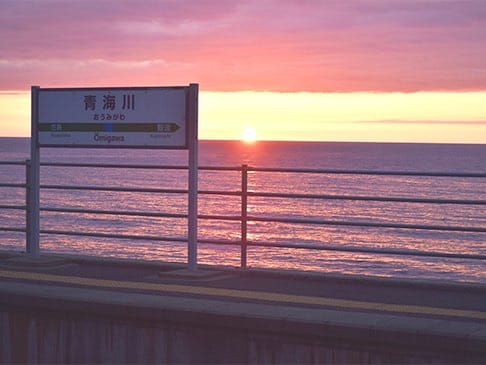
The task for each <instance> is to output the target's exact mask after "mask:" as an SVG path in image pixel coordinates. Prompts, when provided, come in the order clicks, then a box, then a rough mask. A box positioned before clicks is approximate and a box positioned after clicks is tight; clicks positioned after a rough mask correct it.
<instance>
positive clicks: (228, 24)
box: [0, 0, 486, 92]
mask: <svg viewBox="0 0 486 365" xmlns="http://www.w3.org/2000/svg"><path fill="white" fill-rule="evenodd" d="M484 39H486V2H485V1H482V0H470V1H469V0H463V1H455V0H407V1H389V0H349V1H337V0H330V1H318V0H301V1H299V2H295V1H289V0H282V1H277V0H267V1H259V0H251V1H225V0H213V1H211V0H205V1H178V0H177V1H176V0H168V1H155V0H145V1H136V0H105V1H95V0H83V1H80V0H72V1H61V0H45V1H42V2H40V1H27V0H25V1H14V0H4V1H3V2H2V12H1V13H0V72H1V73H0V82H1V85H2V88H4V89H9V90H10V89H26V87H27V85H30V84H32V83H35V84H41V85H43V84H44V85H45V84H49V85H53V86H58V85H63V86H65V85H68V84H72V83H76V84H79V83H83V84H90V85H103V84H113V83H115V84H123V85H126V84H129V83H130V84H131V83H137V84H147V83H149V84H154V83H155V84H165V83H167V82H171V83H179V84H180V83H185V82H187V81H189V82H191V81H193V82H200V83H201V86H202V87H203V88H204V89H206V90H222V91H223V90H272V91H319V92H353V91H385V92H389V91H405V92H413V91H430V90H442V91H444V90H446V91H453V90H456V91H457V90H486V63H485V62H484V60H485V59H486V45H485V42H484ZM100 60H103V61H102V62H100ZM142 65H143V66H142ZM112 66H113V67H112ZM74 69H75V70H76V72H73V70H74ZM5 73H8V74H7V75H6V74H5Z"/></svg>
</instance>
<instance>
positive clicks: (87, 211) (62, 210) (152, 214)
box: [0, 206, 241, 221]
mask: <svg viewBox="0 0 486 365" xmlns="http://www.w3.org/2000/svg"><path fill="white" fill-rule="evenodd" d="M0 208H2V206H0ZM24 208H25V207H24ZM40 210H41V211H44V212H59V213H84V214H99V215H123V216H140V217H157V218H187V214H179V213H158V212H137V211H133V212H128V211H121V210H101V209H79V208H51V207H46V208H40ZM198 218H199V219H208V220H210V219H211V220H227V221H240V220H241V218H240V217H239V216H225V215H204V214H201V215H198Z"/></svg>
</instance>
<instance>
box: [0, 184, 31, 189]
mask: <svg viewBox="0 0 486 365" xmlns="http://www.w3.org/2000/svg"><path fill="white" fill-rule="evenodd" d="M0 187H1V188H25V187H26V185H25V184H19V183H0Z"/></svg>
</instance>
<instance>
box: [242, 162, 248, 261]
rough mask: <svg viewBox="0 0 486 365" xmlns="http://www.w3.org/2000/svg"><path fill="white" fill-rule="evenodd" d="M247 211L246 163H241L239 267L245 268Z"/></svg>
mask: <svg viewBox="0 0 486 365" xmlns="http://www.w3.org/2000/svg"><path fill="white" fill-rule="evenodd" d="M247 213H248V165H241V268H242V269H246V253H247V237H246V235H247Z"/></svg>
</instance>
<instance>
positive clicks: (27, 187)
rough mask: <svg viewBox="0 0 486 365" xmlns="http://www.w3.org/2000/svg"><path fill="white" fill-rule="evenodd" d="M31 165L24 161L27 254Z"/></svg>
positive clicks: (29, 223)
mask: <svg viewBox="0 0 486 365" xmlns="http://www.w3.org/2000/svg"><path fill="white" fill-rule="evenodd" d="M30 169H31V164H30V160H25V252H27V253H29V252H30V251H31V246H32V233H31V231H32V230H31V227H32V223H31V214H32V213H31V210H32V207H31V204H30V201H31V199H30V198H31V194H32V192H31V191H32V189H31V187H32V178H31V174H30Z"/></svg>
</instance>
